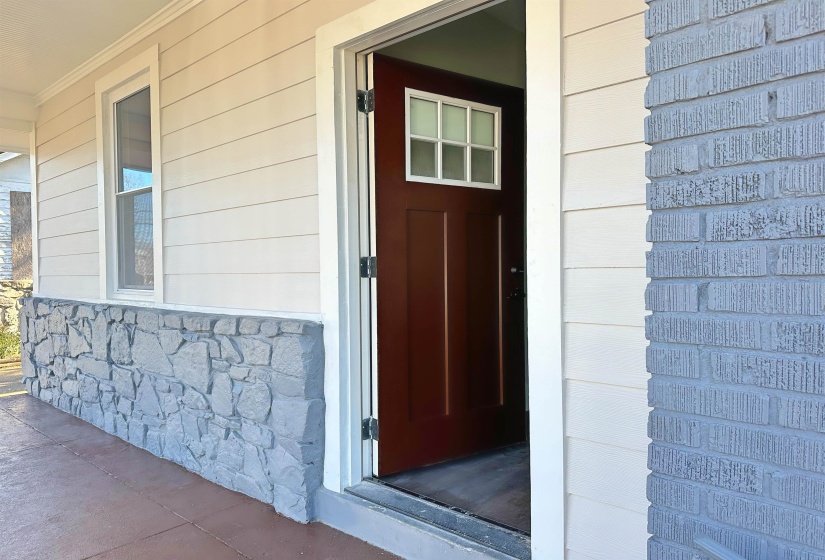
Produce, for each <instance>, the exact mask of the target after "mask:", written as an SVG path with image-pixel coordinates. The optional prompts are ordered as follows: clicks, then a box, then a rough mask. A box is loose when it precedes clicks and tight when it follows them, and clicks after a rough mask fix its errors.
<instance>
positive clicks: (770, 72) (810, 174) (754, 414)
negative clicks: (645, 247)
mask: <svg viewBox="0 0 825 560" xmlns="http://www.w3.org/2000/svg"><path fill="white" fill-rule="evenodd" d="M648 5H649V10H648V12H647V17H646V35H647V37H648V38H649V39H650V46H649V47H648V49H647V70H648V73H649V74H650V83H649V86H648V88H647V92H646V96H645V102H646V105H647V106H648V108H649V109H650V111H651V114H650V116H649V117H648V118H647V120H646V122H645V135H646V139H647V142H648V143H649V144H650V145H651V146H652V148H651V151H650V152H649V154H648V157H647V175H648V177H649V178H650V184H649V185H648V193H647V194H648V196H647V203H648V208H649V209H650V210H651V216H650V218H649V222H648V230H647V236H648V241H650V242H652V244H653V245H652V250H651V251H650V253H649V254H648V256H647V271H648V276H649V277H650V280H651V281H650V284H649V286H648V289H647V293H646V305H647V309H649V310H651V311H652V315H651V316H650V317H648V318H647V325H646V330H647V337H648V339H649V340H650V346H649V347H648V352H647V364H648V370H649V371H650V373H651V374H652V378H651V380H650V385H649V393H648V394H649V402H650V405H651V406H652V407H653V411H652V412H651V414H650V419H649V425H648V433H649V435H650V438H651V440H652V443H651V445H650V449H649V455H648V466H649V467H650V469H651V471H652V472H651V475H650V477H649V479H648V498H649V499H650V502H651V506H650V509H649V520H648V528H649V531H650V533H651V535H652V536H651V538H650V541H649V546H648V557H649V558H650V559H652V560H692V559H694V558H703V557H702V556H701V554H699V553H698V551H697V549H696V548H695V547H694V546H693V543H694V539H695V538H696V537H700V536H707V537H710V538H712V539H714V540H716V541H717V542H719V543H720V544H722V545H723V546H725V547H727V548H729V549H731V550H733V551H735V552H736V553H738V554H740V555H741V556H743V557H744V558H746V559H748V560H769V559H771V560H772V559H781V560H825V0H648Z"/></svg>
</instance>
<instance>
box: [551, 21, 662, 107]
mask: <svg viewBox="0 0 825 560" xmlns="http://www.w3.org/2000/svg"><path fill="white" fill-rule="evenodd" d="M646 46H647V39H645V20H644V16H643V15H642V14H639V15H636V16H633V17H630V18H627V19H623V20H620V21H616V22H613V23H610V24H608V25H603V26H601V27H597V28H596V29H591V30H589V31H585V32H584V33H579V34H577V35H574V36H572V37H568V38H567V39H565V40H564V49H563V51H564V92H565V94H572V93H577V92H581V91H587V90H591V89H596V88H601V87H605V86H609V85H613V84H618V83H621V82H627V81H630V80H635V79H638V78H644V77H645V75H646V74H645V47H646Z"/></svg>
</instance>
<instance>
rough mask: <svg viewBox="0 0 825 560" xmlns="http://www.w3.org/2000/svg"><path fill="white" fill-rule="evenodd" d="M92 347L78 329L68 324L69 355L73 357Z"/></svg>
mask: <svg viewBox="0 0 825 560" xmlns="http://www.w3.org/2000/svg"><path fill="white" fill-rule="evenodd" d="M91 351H92V347H91V346H89V343H88V342H87V340H86V338H85V337H84V336H83V335H82V334H81V333H80V331H79V330H77V329H76V328H74V327H72V326H70V327H69V355H70V356H71V357H73V358H76V357H78V356H79V355H81V354H85V353H87V352H91Z"/></svg>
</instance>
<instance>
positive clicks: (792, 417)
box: [777, 397, 825, 434]
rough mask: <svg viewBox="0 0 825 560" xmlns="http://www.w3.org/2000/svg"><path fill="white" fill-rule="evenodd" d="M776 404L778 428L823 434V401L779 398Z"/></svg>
mask: <svg viewBox="0 0 825 560" xmlns="http://www.w3.org/2000/svg"><path fill="white" fill-rule="evenodd" d="M778 403H779V420H778V421H777V423H778V424H779V425H780V426H783V427H785V428H793V429H797V430H806V431H808V432H820V433H823V434H825V400H822V399H813V398H803V397H779V398H778Z"/></svg>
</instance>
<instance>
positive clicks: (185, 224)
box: [37, 0, 368, 313]
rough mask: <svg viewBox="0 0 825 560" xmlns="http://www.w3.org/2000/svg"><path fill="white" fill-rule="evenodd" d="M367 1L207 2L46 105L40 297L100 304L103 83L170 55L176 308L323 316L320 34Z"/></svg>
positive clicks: (165, 118) (168, 277)
mask: <svg viewBox="0 0 825 560" xmlns="http://www.w3.org/2000/svg"><path fill="white" fill-rule="evenodd" d="M366 3H368V0H336V1H335V2H330V1H328V0H309V1H304V0H245V1H242V0H204V1H203V2H202V3H201V4H199V5H198V6H196V7H195V8H193V9H192V10H190V11H188V12H186V13H185V14H183V15H182V16H180V17H179V18H177V19H176V20H174V21H172V22H171V23H169V24H168V25H166V26H165V27H163V28H162V29H160V30H159V31H157V32H156V33H153V34H152V35H150V36H149V37H147V38H146V39H144V40H142V41H141V42H140V43H139V44H137V45H135V46H134V47H132V48H130V49H129V50H128V51H127V52H125V53H123V54H121V55H119V56H117V57H116V58H115V59H114V60H111V61H109V62H107V63H106V64H104V65H103V66H102V67H100V68H98V69H96V70H95V71H93V72H92V73H91V74H89V75H87V76H85V77H83V78H82V79H80V80H79V81H78V82H76V83H74V84H72V85H71V86H69V87H68V88H66V89H65V90H63V91H61V92H59V93H58V94H56V95H55V96H53V97H52V98H50V99H48V100H47V101H46V102H45V103H43V105H41V107H40V113H39V118H38V123H37V164H38V183H39V188H38V195H39V196H38V201H37V204H38V218H39V227H40V240H39V244H40V246H39V249H40V291H41V293H43V294H44V295H48V296H56V297H67V298H72V297H75V298H97V297H99V265H98V262H99V255H98V235H97V232H98V208H97V205H98V202H97V200H98V199H97V196H98V195H97V193H98V188H97V170H96V166H97V161H96V147H95V102H94V84H95V80H97V79H98V78H99V77H101V76H103V75H105V74H107V73H108V72H111V71H112V70H113V69H115V68H117V67H119V66H120V65H122V64H123V63H124V62H126V61H128V60H129V59H130V58H132V57H133V56H134V55H136V54H138V53H140V52H143V51H144V50H145V49H146V48H147V47H149V46H150V45H152V44H155V43H157V44H158V45H159V46H160V76H161V86H160V87H161V92H160V94H161V95H160V97H161V121H160V126H161V135H162V148H161V151H162V155H163V201H164V202H163V207H164V210H163V216H162V217H160V216H156V217H155V219H163V224H164V267H165V278H164V282H165V300H166V303H170V304H181V305H193V306H209V307H226V308H234V309H250V310H265V311H275V312H277V311H283V312H300V313H317V312H318V311H319V310H320V296H319V281H318V276H319V274H318V271H319V257H318V209H317V171H316V160H315V153H316V135H315V130H316V127H315V116H314V113H315V83H314V81H315V80H314V74H315V46H314V37H315V31H316V29H317V28H318V27H319V26H321V25H323V24H325V23H327V22H329V21H331V20H333V19H336V18H338V17H340V16H341V15H343V14H345V13H348V12H350V11H352V10H354V9H356V8H358V7H360V6H362V5H364V4H366Z"/></svg>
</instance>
